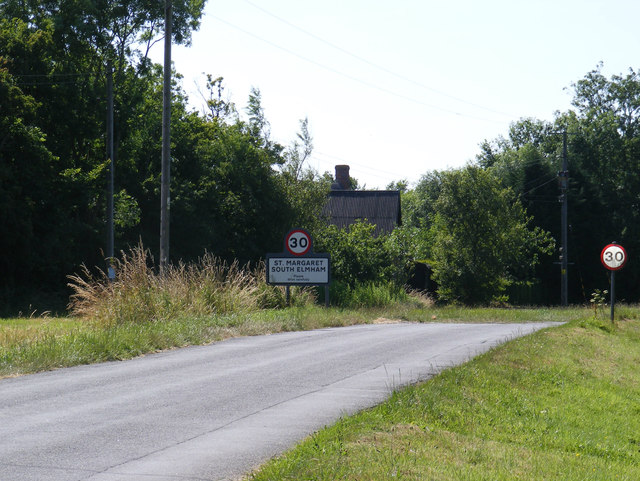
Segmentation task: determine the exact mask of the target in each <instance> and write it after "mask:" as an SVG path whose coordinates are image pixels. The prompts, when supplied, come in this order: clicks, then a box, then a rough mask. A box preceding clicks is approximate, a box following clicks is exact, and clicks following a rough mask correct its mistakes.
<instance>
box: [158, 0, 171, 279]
mask: <svg viewBox="0 0 640 481" xmlns="http://www.w3.org/2000/svg"><path fill="white" fill-rule="evenodd" d="M171 21H172V14H171V0H165V6H164V84H163V99H162V102H163V104H162V179H161V189H160V271H161V272H163V271H164V270H165V269H166V267H167V265H168V264H169V208H170V205H171V199H170V190H169V188H170V184H171V152H170V149H171V138H170V135H171Z"/></svg>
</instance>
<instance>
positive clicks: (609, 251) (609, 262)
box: [600, 244, 627, 271]
mask: <svg viewBox="0 0 640 481" xmlns="http://www.w3.org/2000/svg"><path fill="white" fill-rule="evenodd" d="M600 260H601V261H602V264H603V265H604V266H605V267H606V268H607V269H609V270H610V271H617V270H619V269H622V268H623V267H624V265H625V263H626V262H627V251H625V250H624V247H622V246H621V245H618V244H609V245H608V246H605V248H604V249H602V253H601V254H600Z"/></svg>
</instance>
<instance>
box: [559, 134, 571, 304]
mask: <svg viewBox="0 0 640 481" xmlns="http://www.w3.org/2000/svg"><path fill="white" fill-rule="evenodd" d="M558 176H559V177H560V192H561V194H560V201H561V202H562V210H561V228H562V232H561V235H562V239H561V241H562V248H561V249H562V252H561V255H560V302H561V305H562V306H568V305H569V281H568V277H569V273H568V272H567V269H568V267H569V253H568V251H567V247H568V202H567V189H568V186H569V162H568V159H567V130H566V129H565V130H564V132H562V171H560V172H558Z"/></svg>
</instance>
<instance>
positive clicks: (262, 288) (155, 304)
mask: <svg viewBox="0 0 640 481" xmlns="http://www.w3.org/2000/svg"><path fill="white" fill-rule="evenodd" d="M114 268H115V271H116V273H117V275H116V279H115V280H113V281H111V280H109V278H108V276H107V274H106V273H105V272H104V271H102V270H100V269H97V271H96V272H97V273H95V274H94V273H93V272H92V271H91V270H89V269H88V268H87V267H85V266H83V269H82V272H81V274H79V275H73V276H69V279H70V283H69V286H70V287H71V288H72V289H73V295H72V296H71V299H70V303H69V311H70V313H71V314H72V315H74V316H79V317H83V318H87V319H93V320H99V321H101V322H105V323H107V324H123V323H139V322H150V321H151V322H153V321H162V320H167V319H173V318H176V317H184V316H190V317H202V316H212V315H224V314H229V313H243V312H252V311H255V310H258V309H261V308H265V307H280V306H281V305H283V304H284V301H285V295H284V290H283V288H277V287H273V286H269V285H267V284H266V282H265V275H264V266H262V265H261V266H258V268H256V269H251V268H250V266H249V265H244V266H241V265H240V264H239V263H238V262H233V263H231V264H227V263H226V262H224V261H222V260H220V259H218V258H216V257H214V256H212V255H210V254H205V255H204V256H203V257H201V258H200V259H199V260H198V261H197V262H196V263H192V264H184V263H180V264H178V265H175V266H169V267H168V268H167V269H166V270H165V271H164V272H162V273H159V272H158V271H157V270H156V269H155V267H154V264H153V257H152V256H151V254H150V252H149V250H148V249H145V248H144V247H143V246H142V245H139V246H137V247H135V248H133V249H131V251H130V252H129V253H124V252H123V253H122V255H121V258H120V259H116V260H115V261H114ZM293 292H294V293H293V302H294V303H296V304H301V305H304V304H306V303H310V302H312V301H313V300H314V299H313V295H312V293H311V291H310V290H303V289H300V290H293Z"/></svg>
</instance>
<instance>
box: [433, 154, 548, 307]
mask: <svg viewBox="0 0 640 481" xmlns="http://www.w3.org/2000/svg"><path fill="white" fill-rule="evenodd" d="M435 209H436V215H435V220H434V223H433V229H434V231H435V232H434V245H433V247H432V261H433V270H434V279H435V281H436V282H437V283H438V286H439V288H438V294H439V296H440V297H441V298H442V299H444V300H447V301H458V302H463V303H467V304H486V303H490V302H495V301H501V300H504V296H505V290H506V288H507V286H509V285H510V284H512V283H513V282H516V281H524V280H528V279H530V276H531V274H532V272H533V267H534V266H535V265H536V264H537V263H538V262H539V257H540V255H542V254H547V253H550V251H551V249H552V247H553V242H552V240H551V238H550V237H549V235H548V234H547V233H546V232H543V231H542V230H541V229H540V228H537V227H534V228H530V227H529V224H530V222H531V218H530V217H528V216H527V215H526V212H525V210H524V208H523V207H522V205H521V204H520V202H518V200H517V198H516V196H515V194H514V193H513V191H512V190H511V189H509V188H504V187H502V186H501V185H500V180H499V179H498V178H497V177H496V176H495V175H494V174H492V173H491V172H489V171H488V170H484V169H481V168H479V167H473V166H468V167H466V168H464V169H460V170H458V171H450V172H447V173H445V174H444V175H443V176H442V185H441V192H440V195H439V197H438V200H437V202H436V205H435Z"/></svg>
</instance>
